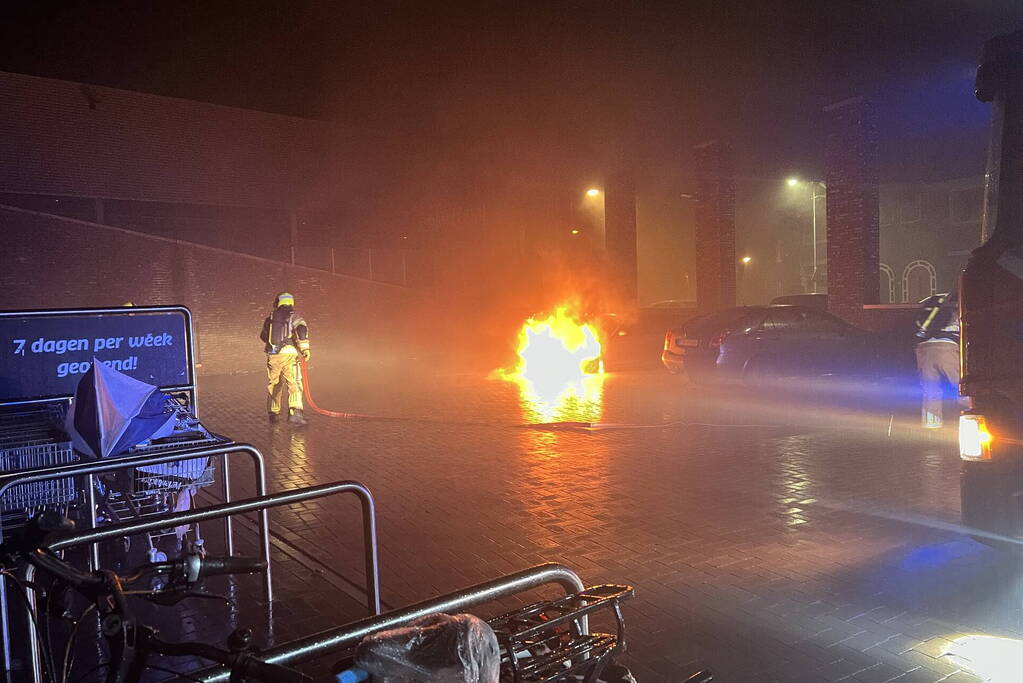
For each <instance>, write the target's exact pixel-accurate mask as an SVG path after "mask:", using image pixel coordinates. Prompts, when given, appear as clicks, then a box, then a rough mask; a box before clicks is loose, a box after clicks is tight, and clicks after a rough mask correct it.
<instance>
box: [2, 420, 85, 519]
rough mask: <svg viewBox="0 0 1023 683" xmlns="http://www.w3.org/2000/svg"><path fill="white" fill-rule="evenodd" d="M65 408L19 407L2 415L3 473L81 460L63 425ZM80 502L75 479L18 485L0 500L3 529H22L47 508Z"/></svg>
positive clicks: (68, 478)
mask: <svg viewBox="0 0 1023 683" xmlns="http://www.w3.org/2000/svg"><path fill="white" fill-rule="evenodd" d="M65 410H66V404H63V403H48V404H39V405H34V406H19V407H18V408H17V409H12V410H4V411H0V472H10V471H13V470H29V469H38V468H40V467H47V466H50V465H64V464H67V463H70V462H74V461H76V460H77V459H78V456H77V455H76V454H75V452H74V450H73V449H72V448H71V441H70V440H69V439H68V437H67V435H66V434H65V433H64V430H63V429H62V428H61V423H62V421H63V418H64V411H65ZM77 498H78V489H77V487H76V486H75V482H74V479H73V478H72V477H65V478H62V479H50V480H48V481H40V482H33V483H28V484H16V485H14V486H12V487H11V488H9V489H8V490H7V491H6V492H5V493H4V494H3V495H2V496H0V517H2V522H3V528H5V529H10V528H14V527H18V526H20V525H22V524H23V523H24V522H25V520H27V519H28V518H29V517H31V516H32V515H33V514H35V513H36V512H38V511H39V510H40V509H43V508H47V507H64V506H67V505H70V504H71V503H74V502H75V501H76V499H77Z"/></svg>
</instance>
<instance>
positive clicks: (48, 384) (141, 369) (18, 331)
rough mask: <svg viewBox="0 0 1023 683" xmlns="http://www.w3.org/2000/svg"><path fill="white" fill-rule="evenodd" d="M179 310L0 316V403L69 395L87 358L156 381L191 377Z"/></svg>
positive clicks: (183, 381)
mask: <svg viewBox="0 0 1023 683" xmlns="http://www.w3.org/2000/svg"><path fill="white" fill-rule="evenodd" d="M189 335H190V330H189V320H188V316H187V312H186V311H184V310H182V309H166V310H155V311H146V310H144V309H143V310H135V309H131V308H127V309H124V312H121V311H117V312H104V313H92V312H74V313H57V312H55V313H53V314H49V313H44V314H41V315H40V314H38V313H36V314H29V313H11V314H2V315H0V402H6V401H26V400H33V399H42V398H55V397H60V396H71V395H72V394H74V393H75V387H77V386H78V380H80V379H81V376H82V375H84V374H85V373H86V372H88V370H89V368H90V367H91V366H92V362H93V359H96V360H98V361H100V362H101V363H104V364H106V365H108V366H110V367H112V368H114V369H115V370H119V371H121V372H123V373H125V374H126V375H130V376H132V377H134V378H135V379H138V380H141V381H143V382H147V383H149V384H153V385H155V386H158V387H181V386H187V385H190V384H192V365H191V349H190V338H189Z"/></svg>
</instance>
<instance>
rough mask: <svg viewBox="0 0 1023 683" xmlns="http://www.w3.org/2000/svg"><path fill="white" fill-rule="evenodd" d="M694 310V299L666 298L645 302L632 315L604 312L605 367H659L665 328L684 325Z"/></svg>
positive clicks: (616, 369) (613, 369) (621, 368)
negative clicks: (658, 361)
mask: <svg viewBox="0 0 1023 683" xmlns="http://www.w3.org/2000/svg"><path fill="white" fill-rule="evenodd" d="M695 312H696V304H695V302H693V301H684V300H680V299H667V300H665V301H657V302H655V303H652V304H649V305H647V306H643V307H641V308H640V309H638V311H634V312H632V313H631V314H629V315H608V316H605V318H604V320H603V322H602V328H603V331H604V350H603V361H604V367H605V369H607V370H612V371H620V370H637V369H656V368H657V367H658V363H657V359H658V358H659V357H660V356H659V353H660V351H661V348H662V346H663V343H664V330H665V329H667V328H669V327H677V326H678V325H681V324H682V323H683V322H684V321H685V320H686V319H687V318H691V317H692V316H693V315H694V314H695Z"/></svg>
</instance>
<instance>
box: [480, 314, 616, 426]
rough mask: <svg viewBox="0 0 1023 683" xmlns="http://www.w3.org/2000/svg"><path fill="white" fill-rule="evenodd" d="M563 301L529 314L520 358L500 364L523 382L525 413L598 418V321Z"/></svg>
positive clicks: (521, 332)
mask: <svg viewBox="0 0 1023 683" xmlns="http://www.w3.org/2000/svg"><path fill="white" fill-rule="evenodd" d="M573 309H574V307H573V306H572V305H570V304H565V305H562V306H559V307H557V308H556V309H555V310H554V312H553V313H551V314H550V315H548V316H547V317H545V318H540V319H536V318H529V319H528V320H526V322H525V323H524V324H523V325H522V328H521V329H520V330H519V339H518V348H517V352H518V362H517V364H516V366H515V368H514V369H513V370H510V371H509V370H499V371H498V373H497V374H498V376H499V377H501V378H502V379H505V380H508V381H511V382H515V383H517V384H518V385H519V389H520V394H521V396H520V398H521V401H522V406H523V411H524V412H525V413H526V416H527V418H531V419H534V420H539V421H544V422H550V421H554V420H559V421H564V420H569V421H585V422H595V421H597V420H599V419H600V413H601V410H600V404H601V399H602V394H603V378H604V370H603V362H602V360H601V345H600V337H599V335H598V332H597V329H596V327H595V326H593V325H591V324H589V323H586V322H583V321H581V320H580V319H579V316H578V315H577V314H576V313H575V312H574V310H573Z"/></svg>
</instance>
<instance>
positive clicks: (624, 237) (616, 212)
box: [604, 172, 639, 301]
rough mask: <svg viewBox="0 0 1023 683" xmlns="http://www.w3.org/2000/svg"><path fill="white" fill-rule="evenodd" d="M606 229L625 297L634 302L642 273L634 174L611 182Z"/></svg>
mask: <svg viewBox="0 0 1023 683" xmlns="http://www.w3.org/2000/svg"><path fill="white" fill-rule="evenodd" d="M604 226H605V227H604V232H605V244H606V246H607V253H608V256H610V258H611V262H612V263H614V265H615V268H616V269H617V271H618V275H619V278H620V282H621V285H622V294H623V296H625V297H627V298H628V299H630V300H633V301H634V300H636V298H637V297H638V296H639V282H638V278H639V272H638V263H637V259H636V183H635V180H634V179H633V176H632V174H631V173H628V172H619V173H616V174H614V175H612V176H611V177H610V178H608V182H607V186H606V187H605V189H604Z"/></svg>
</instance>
